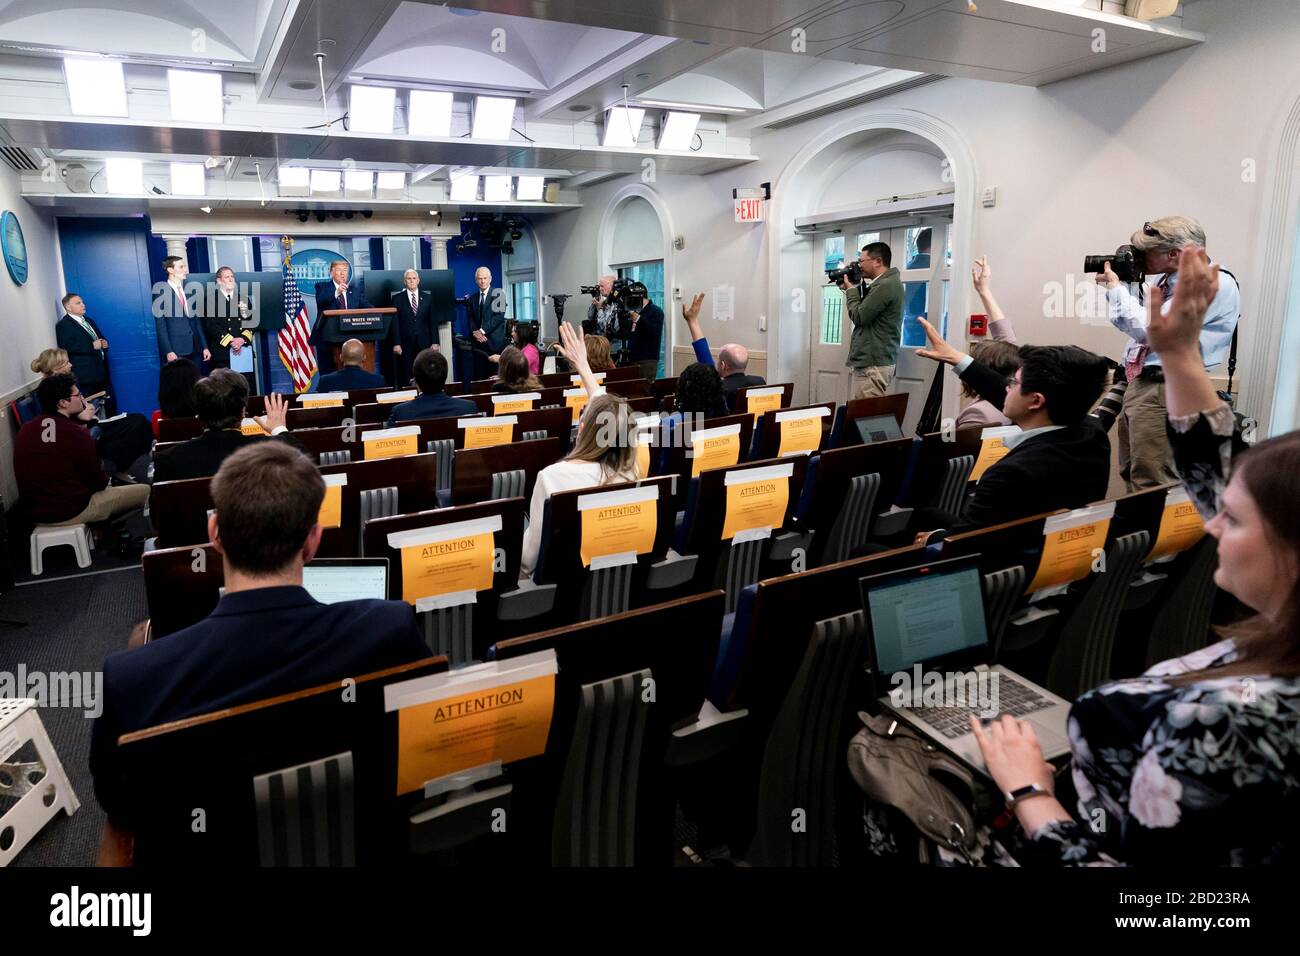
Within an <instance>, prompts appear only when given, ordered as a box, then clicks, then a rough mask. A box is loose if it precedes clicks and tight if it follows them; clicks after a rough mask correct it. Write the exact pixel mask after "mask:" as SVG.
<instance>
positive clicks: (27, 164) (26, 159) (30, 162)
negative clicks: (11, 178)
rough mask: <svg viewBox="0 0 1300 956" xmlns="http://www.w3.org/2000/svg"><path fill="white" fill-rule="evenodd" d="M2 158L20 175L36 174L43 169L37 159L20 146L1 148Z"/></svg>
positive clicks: (0, 154)
mask: <svg viewBox="0 0 1300 956" xmlns="http://www.w3.org/2000/svg"><path fill="white" fill-rule="evenodd" d="M0 157H2V158H3V159H4V161H5V163H6V164H8V166H9V167H10V168H11V169H16V170H17V171H18V172H20V173H35V172H39V171H40V168H41V167H40V164H39V163H37V162H36V159H35V157H33V156H32V154H31V153H29V152H27V150H25V149H23V148H22V147H20V146H0Z"/></svg>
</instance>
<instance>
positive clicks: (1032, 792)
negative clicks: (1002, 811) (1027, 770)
mask: <svg viewBox="0 0 1300 956" xmlns="http://www.w3.org/2000/svg"><path fill="white" fill-rule="evenodd" d="M1051 795H1052V792H1051V791H1050V790H1048V789H1047V788H1046V787H1044V786H1043V785H1042V784H1037V783H1030V784H1026V785H1025V786H1023V787H1017V788H1016V789H1015V790H1012V791H1011V792H1010V793H1008V794H1007V809H1008V810H1014V809H1015V808H1016V804H1018V803H1021V802H1023V801H1025V800H1029V799H1032V798H1033V797H1050V796H1051Z"/></svg>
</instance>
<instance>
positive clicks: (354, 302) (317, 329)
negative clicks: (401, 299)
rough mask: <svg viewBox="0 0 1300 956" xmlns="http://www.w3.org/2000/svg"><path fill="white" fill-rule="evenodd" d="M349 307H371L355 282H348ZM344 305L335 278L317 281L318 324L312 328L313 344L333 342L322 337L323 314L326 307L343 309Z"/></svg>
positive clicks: (320, 344) (322, 344)
mask: <svg viewBox="0 0 1300 956" xmlns="http://www.w3.org/2000/svg"><path fill="white" fill-rule="evenodd" d="M347 297H348V301H347V308H349V309H369V308H372V306H371V304H370V303H369V302H367V301H366V297H365V295H364V294H363V293H362V292H361V291H360V290H359V289H358V288H357V287H356V284H355V283H353V282H349V283H348V289H347ZM342 308H344V305H343V303H342V302H340V301H339V297H338V294H337V293H336V292H335V291H334V280H333V279H327V280H325V281H324V282H317V283H316V325H315V326H314V327H313V328H312V330H311V344H312V345H316V346H326V345H330V344H332V343H329V342H326V341H325V340H324V339H322V338H321V337H320V333H321V326H322V325H323V324H324V322H325V319H324V317H323V316H322V315H321V313H322V312H324V311H325V310H326V309H342Z"/></svg>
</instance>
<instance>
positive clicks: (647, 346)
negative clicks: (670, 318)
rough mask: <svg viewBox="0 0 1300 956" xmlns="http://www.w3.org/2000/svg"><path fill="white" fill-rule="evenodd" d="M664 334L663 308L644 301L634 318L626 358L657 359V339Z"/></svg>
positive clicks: (635, 360) (638, 359) (637, 360)
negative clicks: (637, 315) (634, 326)
mask: <svg viewBox="0 0 1300 956" xmlns="http://www.w3.org/2000/svg"><path fill="white" fill-rule="evenodd" d="M663 334H664V310H663V309H661V308H659V306H657V305H655V304H654V303H653V302H646V304H645V305H644V306H643V307H642V309H641V315H640V317H639V318H638V319H637V320H636V328H634V329H633V330H632V337H631V338H630V339H629V340H628V345H627V350H628V358H629V359H631V360H632V361H633V362H641V361H646V360H648V359H657V358H658V357H659V340H660V339H661V338H663Z"/></svg>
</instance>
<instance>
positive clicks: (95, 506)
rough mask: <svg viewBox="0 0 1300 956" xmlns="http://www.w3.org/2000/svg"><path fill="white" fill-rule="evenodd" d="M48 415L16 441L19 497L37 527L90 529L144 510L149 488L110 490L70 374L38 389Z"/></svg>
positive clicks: (29, 425) (53, 377) (49, 380)
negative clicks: (80, 416)
mask: <svg viewBox="0 0 1300 956" xmlns="http://www.w3.org/2000/svg"><path fill="white" fill-rule="evenodd" d="M36 398H37V401H38V402H40V405H41V411H42V412H43V414H41V415H40V416H38V417H37V418H33V419H32V420H31V421H30V422H28V423H27V424H26V425H24V426H23V427H22V428H21V429H20V430H19V432H18V435H17V437H16V438H15V439H14V476H15V477H16V478H17V479H18V494H19V496H20V497H21V498H22V499H24V500H25V501H26V502H27V503H28V505H29V506H30V507H31V509H32V517H33V518H34V519H35V520H36V523H37V524H44V525H52V524H53V525H58V524H89V523H93V522H100V521H108V520H109V519H110V518H113V517H115V516H116V515H119V514H122V513H124V512H127V511H133V510H135V509H137V508H142V507H144V503H145V502H146V501H148V500H149V486H148V485H125V486H122V487H117V488H110V487H108V475H106V474H105V473H104V469H103V467H102V466H101V465H100V463H99V456H98V455H97V454H96V453H95V439H94V438H93V437H92V436H91V434H90V432H89V430H87V428H86V426H85V425H83V424H81V422H79V421H77V415H78V414H79V413H80V412H81V410H82V409H83V408H84V407H85V402H84V400H83V399H82V397H81V392H80V391H79V390H78V389H77V382H76V379H74V378H73V377H72V376H71V375H51V376H50V377H49V378H46V379H44V380H43V381H42V382H41V384H40V385H39V386H37V389H36Z"/></svg>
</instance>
